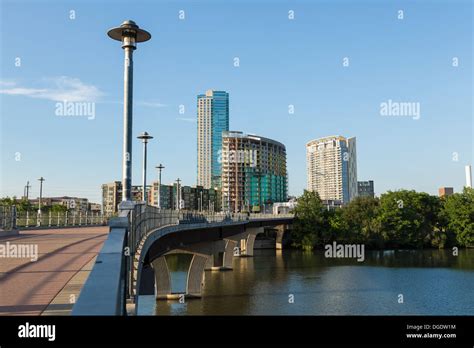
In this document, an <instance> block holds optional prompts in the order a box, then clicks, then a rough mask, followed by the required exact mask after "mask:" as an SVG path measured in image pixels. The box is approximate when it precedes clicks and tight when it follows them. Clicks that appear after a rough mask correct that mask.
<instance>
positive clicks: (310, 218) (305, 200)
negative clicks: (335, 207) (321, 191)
mask: <svg viewBox="0 0 474 348" xmlns="http://www.w3.org/2000/svg"><path fill="white" fill-rule="evenodd" d="M323 210H324V207H323V204H322V202H321V199H320V198H319V195H318V194H317V193H316V192H310V191H306V190H305V191H304V193H303V195H302V196H301V197H299V198H298V205H297V206H296V208H295V209H294V213H295V221H294V230H293V233H292V239H293V246H295V247H298V248H302V249H305V250H311V249H313V248H314V247H315V246H316V245H317V244H318V242H319V239H320V238H319V237H320V236H321V235H322V232H323V228H324V227H325V226H324V213H323Z"/></svg>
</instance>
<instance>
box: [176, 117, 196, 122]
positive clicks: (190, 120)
mask: <svg viewBox="0 0 474 348" xmlns="http://www.w3.org/2000/svg"><path fill="white" fill-rule="evenodd" d="M176 119H177V120H178V121H184V122H196V121H197V120H196V118H194V117H176Z"/></svg>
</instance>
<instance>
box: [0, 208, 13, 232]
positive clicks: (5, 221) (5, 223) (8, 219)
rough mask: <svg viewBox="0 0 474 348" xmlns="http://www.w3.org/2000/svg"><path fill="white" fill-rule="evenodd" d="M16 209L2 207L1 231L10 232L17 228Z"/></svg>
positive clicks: (0, 217) (0, 213)
mask: <svg viewBox="0 0 474 348" xmlns="http://www.w3.org/2000/svg"><path fill="white" fill-rule="evenodd" d="M16 214H17V213H16V207H15V206H6V205H1V206H0V230H5V231H10V230H14V229H15V228H16V226H15V223H16Z"/></svg>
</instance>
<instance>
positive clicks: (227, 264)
mask: <svg viewBox="0 0 474 348" xmlns="http://www.w3.org/2000/svg"><path fill="white" fill-rule="evenodd" d="M236 247H237V241H235V240H232V239H226V244H225V251H224V260H223V261H224V262H223V263H224V264H223V267H224V269H232V267H233V265H232V263H233V259H234V253H235V248H236Z"/></svg>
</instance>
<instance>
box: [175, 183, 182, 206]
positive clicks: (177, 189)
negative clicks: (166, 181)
mask: <svg viewBox="0 0 474 348" xmlns="http://www.w3.org/2000/svg"><path fill="white" fill-rule="evenodd" d="M180 182H181V179H180V178H178V179H176V203H177V210H178V211H179V210H180V208H181V197H180V196H181V195H180V189H179V183H180Z"/></svg>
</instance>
